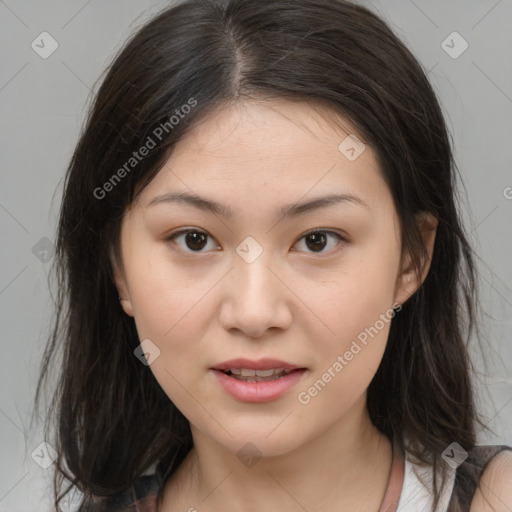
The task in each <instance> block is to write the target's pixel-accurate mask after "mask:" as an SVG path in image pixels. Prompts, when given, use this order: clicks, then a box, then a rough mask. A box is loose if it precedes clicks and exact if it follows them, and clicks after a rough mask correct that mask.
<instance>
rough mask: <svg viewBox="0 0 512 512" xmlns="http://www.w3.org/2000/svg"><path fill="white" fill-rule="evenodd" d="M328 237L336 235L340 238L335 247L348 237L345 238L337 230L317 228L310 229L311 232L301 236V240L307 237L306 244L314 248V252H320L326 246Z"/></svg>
mask: <svg viewBox="0 0 512 512" xmlns="http://www.w3.org/2000/svg"><path fill="white" fill-rule="evenodd" d="M328 237H334V238H336V239H337V240H338V243H337V244H335V245H334V246H335V247H336V245H338V244H339V243H340V242H346V241H347V240H346V238H344V237H343V236H341V235H340V234H338V233H336V232H335V231H326V230H320V229H316V230H315V231H310V232H309V233H306V234H305V235H303V236H302V237H301V238H300V240H302V239H305V240H306V242H305V243H306V246H307V247H308V248H309V249H313V251H312V252H313V253H318V252H322V250H323V249H324V248H325V245H326V240H327V238H328ZM300 240H299V241H300ZM297 243H298V242H297ZM323 252H329V251H323Z"/></svg>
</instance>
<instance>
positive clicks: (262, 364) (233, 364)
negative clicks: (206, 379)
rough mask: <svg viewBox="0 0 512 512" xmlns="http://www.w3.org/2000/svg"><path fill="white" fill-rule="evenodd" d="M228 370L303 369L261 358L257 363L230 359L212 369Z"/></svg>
mask: <svg viewBox="0 0 512 512" xmlns="http://www.w3.org/2000/svg"><path fill="white" fill-rule="evenodd" d="M230 368H246V369H248V370H270V369H271V368H283V369H284V370H296V369H299V368H304V367H303V366H297V365H294V364H290V363H285V362H284V361H280V360H279V359H270V358H265V357H264V358H263V359H259V360H258V361H251V360H250V359H230V360H229V361H224V362H223V363H219V364H216V365H215V366H213V367H212V369H213V370H221V371H224V370H229V369H230Z"/></svg>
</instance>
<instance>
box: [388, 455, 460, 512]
mask: <svg viewBox="0 0 512 512" xmlns="http://www.w3.org/2000/svg"><path fill="white" fill-rule="evenodd" d="M413 460H415V459H414V458H413V457H412V456H411V455H410V454H408V453H407V454H406V457H405V467H404V481H403V484H402V492H401V494H400V500H399V502H398V508H397V512H430V511H431V510H432V504H433V502H434V500H433V488H432V468H431V467H430V466H428V467H427V466H418V465H416V464H414V463H413V462H412V461H413ZM445 471H446V484H445V487H444V489H443V492H442V494H441V499H440V501H439V504H438V507H437V509H436V512H446V510H447V508H448V503H449V502H450V498H451V495H452V491H453V484H454V482H455V469H453V468H451V467H449V466H448V467H447V468H446V469H445ZM420 478H421V479H422V480H423V482H424V483H425V484H426V485H427V487H425V485H423V483H422V482H421V480H420ZM438 482H439V483H440V477H438Z"/></svg>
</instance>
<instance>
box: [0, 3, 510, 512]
mask: <svg viewBox="0 0 512 512" xmlns="http://www.w3.org/2000/svg"><path fill="white" fill-rule="evenodd" d="M255 1H257V0H255ZM361 3H365V2H361ZM168 4H169V2H164V1H160V2H155V1H149V0H129V1H128V0H125V1H121V0H108V1H103V2H100V1H99V0H89V1H86V0H72V1H70V0H67V1H66V2H64V1H63V0H61V1H58V0H46V1H37V2H36V1H28V0H5V1H2V0H0V44H1V59H2V60H1V75H0V108H1V115H2V117H1V119H2V122H1V128H0V130H1V133H0V135H1V141H2V149H1V153H0V159H1V174H0V176H1V178H0V179H1V188H0V230H1V237H2V252H1V263H0V311H1V315H2V316H1V322H0V326H1V340H2V341H1V343H2V345H1V346H2V352H3V354H2V357H1V358H0V432H1V436H0V512H4V511H9V512H16V511H29V510H30V511H34V512H36V511H46V510H49V505H48V497H46V498H44V497H43V493H44V492H48V489H49V487H48V486H49V482H50V473H51V468H50V469H43V468H41V467H40V466H39V465H38V464H36V462H35V461H34V460H33V459H32V457H31V453H32V452H33V450H35V449H36V448H37V447H38V445H39V444H40V443H41V442H43V441H44V438H43V434H42V431H39V432H29V431H28V417H29V416H28V415H29V413H30V411H31V409H32V400H33V393H34V385H35V382H36V376H37V370H38V363H39V359H40V357H41V353H42V348H43V345H44V341H45V339H46V336H47V334H48V329H49V325H50V323H49V322H50V317H51V313H52V303H51V297H50V293H49V290H48V283H47V278H48V273H49V269H50V265H51V256H52V253H51V251H52V241H54V239H55V228H56V221H57V214H58V209H59V202H60V194H61V192H62V177H63V174H64V171H65V169H66V166H67V164H68V161H69V158H70V156H71V152H72V150H73V147H74V145H75V143H76V141H77V139H78V135H79V131H80V126H81V123H82V120H83V118H84V114H85V106H86V104H87V102H88V100H89V99H90V95H91V91H92V90H96V89H95V82H96V80H97V78H98V77H99V75H100V73H101V72H102V71H103V69H104V67H105V66H106V65H107V63H108V62H109V59H110V57H111V56H112V55H113V54H114V52H115V51H116V50H117V49H118V48H119V47H120V46H121V44H122V43H123V42H124V40H125V39H126V38H127V37H128V35H129V34H130V33H131V32H132V31H133V30H134V29H135V28H136V27H138V26H139V25H140V24H142V23H143V22H144V21H146V20H147V19H149V18H150V17H151V16H152V15H153V14H154V13H156V12H157V11H158V10H160V9H161V8H162V7H164V6H165V5H168ZM365 5H369V6H371V7H372V8H373V9H375V10H376V11H377V12H378V13H379V14H380V15H381V16H382V17H383V18H384V19H386V20H387V21H388V22H389V23H390V24H391V26H392V27H393V28H394V30H395V31H396V32H397V34H398V35H399V37H400V38H402V39H403V40H404V41H405V42H406V44H407V45H408V46H409V48H410V49H411V50H412V51H413V52H414V53H415V55H416V56H417V57H418V58H419V60H420V61H421V63H422V64H423V66H424V67H425V68H426V69H427V70H429V78H430V80H431V82H432V83H433V85H434V87H435V89H436V91H437V93H438V96H439V97H440V100H441V103H442V106H443V109H444V112H445V114H446V117H447V120H448V124H449V127H450V131H451V133H452V134H453V138H454V145H455V154H456V160H457V163H458V166H459V168H460V170H461V173H462V175H463V179H464V182H465V186H466V189H467V200H465V201H464V202H463V208H464V215H465V219H466V222H467V226H468V231H470V232H471V240H472V242H473V244H474V246H475V248H476V250H477V252H478V253H479V254H480V256H481V258H482V261H481V262H480V263H479V277H480V280H481V286H482V299H483V301H482V304H483V307H484V310H485V312H486V314H485V316H484V318H483V321H484V327H485V328H486V330H487V332H488V337H489V342H490V344H491V346H490V348H489V349H487V350H486V356H487V357H488V358H489V361H490V366H489V374H490V375H489V378H488V379H487V380H486V381H484V384H485V385H482V386H481V387H480V388H479V389H481V390H483V391H481V405H482V407H483V411H484V413H485V415H486V417H487V419H488V421H489V424H490V425H491V427H493V428H494V430H495V434H489V433H481V434H480V442H487V443H507V444H512V363H511V361H512V357H511V356H512V268H511V265H510V263H511V261H512V237H511V234H512V227H511V222H510V221H511V219H512V172H511V162H512V144H511V140H512V137H511V135H512V84H511V78H512V59H511V58H510V55H511V49H512V31H511V30H510V20H512V1H511V0H498V1H497V0H478V1H477V0H471V1H468V0H460V1H449V2H448V1H446V0H435V1H429V2H421V3H420V1H419V0H415V1H413V0H392V1H389V0H388V1H384V0H381V1H372V2H366V3H365ZM454 31H456V32H458V33H459V34H460V36H461V37H462V38H463V39H461V38H460V37H459V36H457V35H455V36H453V35H450V34H452V33H453V32H454ZM42 32H48V33H49V34H51V36H52V37H53V38H54V39H55V40H56V41H57V43H58V49H57V50H56V51H55V52H54V53H53V54H52V55H51V56H49V57H48V58H46V59H43V58H41V57H40V56H39V55H38V54H37V53H36V51H34V50H33V49H32V47H31V43H32V42H33V41H34V40H36V42H37V41H40V38H39V35H40V34H41V33H42ZM448 36H450V37H448ZM443 41H445V42H444V43H443ZM464 41H466V42H467V43H468V45H469V46H468V48H467V49H466V51H464V52H463V53H462V54H461V55H458V54H459V53H460V51H461V50H462V49H463V48H464V46H465V44H464ZM45 48H46V49H48V48H49V43H48V41H47V44H45ZM450 54H451V55H450ZM454 57H456V58H454ZM480 359H481V358H480V357H478V358H477V361H476V362H477V363H479V362H480ZM36 453H37V452H36Z"/></svg>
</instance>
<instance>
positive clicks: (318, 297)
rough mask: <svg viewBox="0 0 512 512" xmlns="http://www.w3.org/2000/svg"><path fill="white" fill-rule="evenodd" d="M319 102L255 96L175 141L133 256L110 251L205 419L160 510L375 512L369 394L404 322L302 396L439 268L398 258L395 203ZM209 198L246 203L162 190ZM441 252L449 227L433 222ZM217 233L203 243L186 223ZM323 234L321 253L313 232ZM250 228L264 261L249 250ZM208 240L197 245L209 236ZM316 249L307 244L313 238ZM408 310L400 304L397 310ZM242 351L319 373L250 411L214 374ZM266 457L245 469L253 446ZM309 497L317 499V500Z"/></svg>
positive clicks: (183, 390)
mask: <svg viewBox="0 0 512 512" xmlns="http://www.w3.org/2000/svg"><path fill="white" fill-rule="evenodd" d="M326 114H327V112H326V111H325V110H323V109H322V108H319V107H315V108H313V107H312V106H311V105H309V104H306V103H292V102H288V101H284V100H283V101H277V100H273V101H272V102H267V103H264V102H262V101H259V102H257V101H252V102H244V103H239V104H236V105H233V106H230V107H226V108H224V109H221V110H218V111H217V112H215V114H214V115H210V116H208V117H207V118H206V119H205V120H204V121H203V122H202V123H201V124H199V125H197V126H196V127H195V128H194V129H193V130H192V131H191V132H189V133H188V134H187V136H186V137H185V138H183V139H182V140H181V141H180V142H179V143H178V144H177V146H176V148H175V151H174V152H173V154H172V156H171V157H170V158H169V160H168V161H167V163H166V165H165V166H164V168H162V170H161V171H160V172H159V173H158V175H157V176H156V177H155V178H154V179H153V180H152V182H151V183H150V184H149V185H148V186H147V187H146V188H145V189H144V190H143V191H142V193H141V195H140V196H139V198H138V199H137V201H135V202H134V204H133V205H132V206H131V208H130V209H129V210H127V212H126V214H125V217H124V219H123V223H122V229H121V238H120V244H121V247H120V248H121V251H120V254H121V261H119V262H118V261H115V260H113V266H114V275H115V280H116V285H117V288H118V291H119V294H120V296H121V297H122V301H121V304H122V307H123V308H124V311H125V312H126V314H128V315H131V316H133V317H134V318H135V322H136V326H137V330H138V333H139V336H140V339H141V340H144V339H150V340H151V341H152V342H153V343H154V344H155V345H156V346H157V347H158V348H159V350H160V355H159V356H158V357H157V358H156V359H155V360H154V362H152V363H151V365H150V369H151V371H152V372H153V374H154V376H155V378H156V379H157V381H158V382H159V384H160V385H161V387H162V389H163V390H164V391H165V393H166V394H167V395H168V396H169V399H170V400H172V401H173V402H174V403H175V404H176V406H177V407H178V408H179V409H180V410H181V411H182V412H183V414H184V415H185V416H186V417H187V418H188V419H189V421H190V423H191V429H192V435H193V441H194V448H193V449H192V451H191V453H190V454H189V456H188V457H187V459H186V460H185V461H184V463H183V464H182V465H181V466H180V468H178V470H177V472H176V473H175V474H174V475H173V476H172V477H171V478H170V479H169V480H168V481H167V483H166V486H165V490H164V494H163V496H164V498H163V502H162V503H161V504H160V506H159V510H160V511H164V512H167V511H171V510H184V511H185V510H193V509H194V508H195V509H197V510H200V511H201V512H202V511H220V510H226V506H227V504H229V509H230V510H244V511H247V512H253V511H260V510H283V511H299V510H303V509H306V510H308V512H316V511H320V510H321V511H322V512H326V511H334V510H368V511H371V510H375V511H376V510H378V508H379V505H380V503H381V502H382V499H383V496H384V493H385V490H386V486H387V480H388V475H389V469H390V464H391V445H390V442H389V440H388V439H387V438H386V437H385V436H383V435H382V434H381V433H380V432H379V431H378V430H377V429H376V428H375V427H374V426H373V424H372V423H371V421H370V418H369V415H368V411H367V408H366V390H367V388H368V385H369V383H370V381H371V379H372V377H373V375H374V373H375V371H376V369H377V368H378V366H379V363H380V361H381V358H382V355H383V352H384V349H385V346H386V342H387V337H388V333H389V325H390V324H389V322H388V323H385V326H384V327H383V328H382V329H381V330H380V331H379V332H378V334H377V335H376V336H374V337H373V338H370V340H369V342H368V344H367V345H366V346H364V348H363V349H362V350H361V351H360V352H359V353H357V355H355V356H354V358H353V359H352V360H351V361H350V362H349V363H348V364H347V365H346V366H345V367H344V368H343V370H342V371H341V372H339V373H337V374H336V377H334V378H332V379H331V381H330V382H329V383H328V384H327V385H326V386H325V387H324V388H323V389H322V391H321V392H320V393H318V394H317V395H316V396H314V397H313V398H311V401H310V402H309V403H308V404H306V405H304V404H302V403H300V402H299V401H298V398H297V397H298V393H299V392H301V391H307V390H308V388H310V387H311V386H312V385H313V383H314V382H315V381H317V380H318V379H319V378H321V377H322V374H324V373H325V372H326V371H327V369H328V368H329V367H332V365H333V363H334V362H335V361H336V359H337V357H338V355H340V354H344V353H345V352H346V351H347V350H348V349H349V347H350V345H351V343H352V341H353V340H355V339H356V337H357V335H358V334H359V333H361V332H362V331H364V329H365V328H368V327H370V326H374V325H375V323H376V321H377V320H379V318H380V316H379V315H381V314H385V313H386V311H390V309H391V308H392V307H393V305H394V304H395V305H396V304H397V303H398V304H403V303H404V302H405V301H406V300H407V299H408V298H409V297H410V296H411V295H412V294H413V293H414V292H415V291H416V289H417V288H418V286H420V284H421V282H422V281H423V280H424V278H425V277H426V274H427V272H428V267H429V261H430V257H429V258H428V261H426V262H425V265H424V269H423V273H422V274H421V275H419V276H417V275H416V273H415V271H414V269H413V267H412V265H411V264H410V258H408V257H405V258H404V260H403V263H402V265H401V259H400V256H401V242H400V236H401V235H400V229H399V221H398V217H397V213H396V210H395V207H394V203H393V199H392V196H391V193H390V191H389V189H388V188H387V186H386V184H385V182H384V180H383V178H382V176H381V174H380V171H379V167H378V163H377V158H376V154H375V152H374V150H373V149H372V148H371V147H370V146H368V145H367V146H366V147H365V150H364V152H363V153H362V154H361V155H360V156H359V157H358V158H357V159H355V160H354V161H350V160H349V159H347V158H346V156H345V155H344V154H342V152H340V151H339V150H338V146H339V144H340V142H342V141H343V140H344V139H345V138H346V137H347V135H348V134H349V133H354V134H357V131H356V130H355V128H354V127H353V126H351V124H350V123H349V122H348V121H347V120H343V119H342V120H341V121H342V126H339V125H338V124H337V123H335V122H333V120H332V117H329V116H328V115H326ZM171 191H186V192H194V193H195V194H198V195H200V196H204V197H207V198H209V199H213V200H215V201H217V202H219V203H222V204H224V205H229V206H230V207H231V208H232V209H233V210H234V216H233V217H232V218H230V219H224V218H223V217H221V216H219V215H215V214H213V213H211V212H204V211H201V210H199V209H195V208H194V207H192V206H190V205H185V204H179V203H172V204H171V203H160V204H158V205H155V206H149V203H150V202H151V201H152V199H153V198H155V197H156V196H159V195H162V194H165V193H168V192H171ZM336 192H338V193H350V194H352V195H354V196H357V197H358V198H360V199H361V200H362V201H363V202H364V203H365V205H366V206H361V205H359V204H355V203H349V202H345V203H340V204H337V205H334V206H328V207H325V208H322V209H318V210H314V211H311V212H307V213H305V214H302V215H300V216H297V217H293V218H284V219H280V218H279V216H278V213H277V212H278V209H279V208H280V207H281V206H283V205H284V204H288V203H293V202H302V201H306V200H310V199H312V198H314V197H318V196H324V195H327V194H330V193H336ZM418 222H419V225H420V227H421V229H422V233H423V239H424V243H425V246H426V248H427V251H428V254H429V255H431V254H432V251H433V246H434V239H435V227H436V222H435V219H433V218H432V217H431V216H428V215H425V216H424V217H422V218H421V219H419V220H418ZM184 228H189V229H191V230H199V231H200V232H206V233H207V234H208V239H207V241H206V242H205V243H204V244H203V246H204V247H203V248H202V249H200V251H202V252H197V250H196V252H194V246H192V248H191V247H190V244H189V245H188V246H187V244H186V239H185V235H181V236H179V237H178V238H177V239H175V240H174V242H173V241H169V240H166V237H168V236H169V235H170V234H172V233H174V232H175V231H177V230H178V229H184ZM315 228H323V229H325V230H329V231H334V232H338V233H339V234H340V235H342V236H345V237H347V239H348V242H343V241H339V240H338V239H337V238H336V237H335V236H333V235H329V234H326V235H325V236H326V237H327V238H326V243H325V244H324V246H322V245H320V246H318V247H319V250H320V252H315V247H317V246H315V245H314V244H313V243H311V239H310V238H307V237H304V235H305V234H307V232H308V231H311V230H312V229H315ZM247 236H251V237H253V238H254V239H255V240H256V241H257V243H258V244H259V246H260V247H261V248H262V250H263V252H262V254H261V255H260V256H259V257H258V258H257V259H256V260H255V261H253V262H252V263H247V262H246V261H245V260H244V259H243V258H241V257H240V256H239V255H238V254H237V252H236V248H237V247H238V246H239V245H240V244H241V242H242V241H243V240H244V239H245V238H246V237H247ZM199 240H200V239H199ZM308 241H309V244H308ZM398 314H399V313H398ZM236 357H245V358H249V359H253V360H257V359H260V358H262V357H271V358H276V359H281V360H284V361H287V362H290V363H293V364H296V365H298V366H301V367H305V368H307V371H306V372H305V373H304V375H303V376H302V378H301V381H300V382H299V383H298V384H297V385H296V386H295V387H294V388H292V389H291V390H289V391H288V392H287V393H286V394H285V395H284V396H282V397H280V398H278V399H276V400H273V401H271V402H266V403H256V404H255V403H244V402H241V401H238V400H236V399H234V398H232V397H231V396H230V395H228V394H226V393H225V392H224V391H223V390H222V388H221V387H220V386H219V384H218V383H217V380H216V378H215V376H214V375H213V374H212V372H211V371H210V370H209V368H211V367H212V366H214V365H215V364H217V363H220V362H222V361H226V360H228V359H232V358H236ZM247 442H251V443H252V444H253V445H255V446H256V447H257V449H258V450H259V452H260V454H261V456H262V457H261V459H259V461H258V462H257V463H256V464H255V465H253V466H252V467H247V466H245V465H244V464H243V463H242V461H241V460H240V458H239V457H237V452H238V451H239V450H240V449H241V448H242V447H243V446H244V445H245V444H246V443H247ZM302 507H303V508H302Z"/></svg>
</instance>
